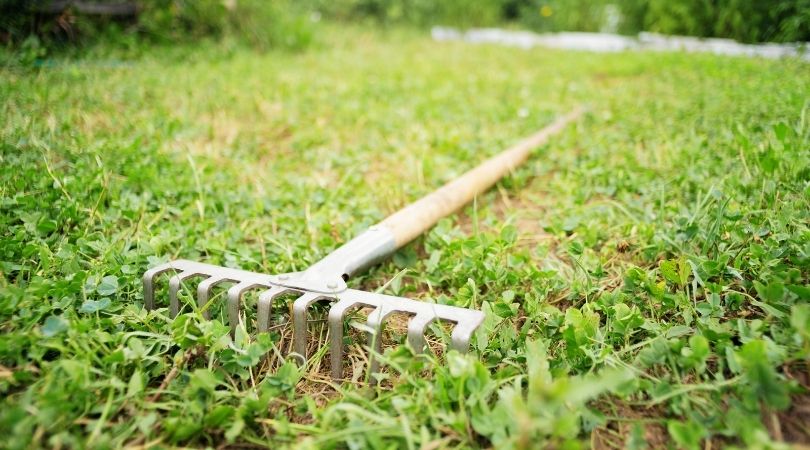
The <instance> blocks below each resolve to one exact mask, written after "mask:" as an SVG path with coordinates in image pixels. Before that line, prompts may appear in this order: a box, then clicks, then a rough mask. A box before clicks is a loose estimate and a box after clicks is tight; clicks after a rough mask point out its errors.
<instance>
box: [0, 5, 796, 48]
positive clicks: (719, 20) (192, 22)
mask: <svg viewBox="0 0 810 450" xmlns="http://www.w3.org/2000/svg"><path fill="white" fill-rule="evenodd" d="M324 21H326V22H362V23H373V24H376V25H380V26H383V27H393V26H402V25H404V26H415V27H424V28H428V27H431V26H434V25H442V26H451V27H459V28H471V27H506V28H513V29H528V30H533V31H537V32H556V31H598V32H607V33H619V34H624V35H635V34H637V33H639V32H642V31H651V32H658V33H663V34H672V35H687V36H698V37H721V38H731V39H735V40H737V41H740V42H748V43H753V42H797V41H809V40H810V0H761V1H753V0H442V1H434V0H298V1H289V0H272V1H265V0H129V1H127V0H111V1H104V0H96V1H71V0H0V45H2V46H3V48H4V54H5V60H8V59H9V58H10V57H11V58H12V59H14V60H17V61H19V60H24V61H30V60H37V59H41V58H45V57H47V56H50V55H53V54H56V53H59V52H65V51H68V52H75V51H81V50H82V49H86V48H88V46H93V45H95V44H98V43H103V44H105V48H109V47H110V46H112V47H115V48H119V49H123V50H125V51H126V50H127V49H130V50H133V51H135V49H137V48H138V46H139V44H141V43H143V42H149V43H157V44H166V43H182V42H195V41H197V40H200V39H209V40H210V39H214V40H226V41H228V42H233V43H236V44H240V45H241V44H245V45H249V46H251V47H254V48H256V49H258V50H265V49H269V48H287V49H292V50H296V49H302V48H306V47H308V46H310V45H312V44H313V43H315V42H317V38H318V26H319V25H318V24H319V23H322V22H324ZM10 55H11V56H10Z"/></svg>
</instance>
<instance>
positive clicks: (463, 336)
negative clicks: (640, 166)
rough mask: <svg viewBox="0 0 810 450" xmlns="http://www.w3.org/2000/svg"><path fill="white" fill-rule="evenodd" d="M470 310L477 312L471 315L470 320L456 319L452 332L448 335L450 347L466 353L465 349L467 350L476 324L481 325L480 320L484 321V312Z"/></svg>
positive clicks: (476, 326)
mask: <svg viewBox="0 0 810 450" xmlns="http://www.w3.org/2000/svg"><path fill="white" fill-rule="evenodd" d="M470 312H477V313H479V314H476V315H475V316H473V317H472V318H471V320H463V321H462V320H460V321H458V322H457V323H456V326H455V328H453V333H452V334H451V335H450V339H451V341H452V347H453V348H454V349H455V350H458V351H459V352H461V353H467V351H469V349H470V339H471V338H472V335H473V333H474V332H475V330H476V329H477V328H478V326H479V325H481V322H483V321H484V313H482V312H480V311H470Z"/></svg>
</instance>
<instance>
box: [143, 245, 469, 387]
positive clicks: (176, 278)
mask: <svg viewBox="0 0 810 450" xmlns="http://www.w3.org/2000/svg"><path fill="white" fill-rule="evenodd" d="M167 272H174V273H175V274H174V275H173V276H172V277H171V278H170V279H169V314H170V316H171V317H172V318H174V317H175V316H176V315H177V314H178V312H179V310H180V302H179V299H178V292H179V290H180V285H181V283H182V282H183V281H185V280H189V279H191V278H194V277H201V278H204V279H203V280H202V281H201V282H200V283H199V284H198V285H197V304H198V305H199V306H200V308H201V309H202V310H203V314H204V316H205V317H206V318H209V312H208V310H207V309H205V308H203V307H204V306H205V305H206V304H207V303H208V302H209V300H210V299H211V293H212V290H213V289H214V287H215V286H217V285H218V284H220V283H229V284H232V286H231V287H230V288H229V289H228V293H227V298H228V299H227V311H228V323H229V325H230V327H231V333H233V332H234V331H235V329H236V327H237V325H238V323H239V320H240V312H241V308H242V306H241V305H242V298H243V295H244V294H245V293H246V292H247V291H250V290H259V291H261V292H260V294H259V298H258V307H257V309H258V311H257V330H256V331H257V332H259V333H262V332H266V331H268V330H269V328H270V323H271V317H272V316H271V315H272V306H273V302H274V301H276V300H277V299H279V298H280V297H281V296H286V295H290V294H292V295H298V298H297V299H296V300H295V301H294V303H293V307H292V316H293V351H294V352H295V353H297V354H299V355H300V356H302V357H303V358H306V357H307V354H306V353H307V341H308V337H307V317H308V313H309V307H310V306H311V305H312V304H313V303H315V302H321V301H327V302H328V301H332V302H334V303H333V304H332V306H331V308H330V310H329V316H328V323H329V352H330V363H331V369H332V378H334V379H336V380H337V379H341V378H343V354H344V348H343V321H344V318H345V316H346V314H348V313H349V312H350V311H352V310H354V309H359V308H364V307H369V308H373V311H372V312H371V314H369V316H368V319H367V325H368V329H369V330H370V331H369V335H370V336H369V337H370V339H369V342H370V343H371V347H372V349H373V350H374V351H375V352H376V353H380V352H381V350H382V340H381V339H380V335H381V333H380V332H381V331H382V328H383V326H384V323H385V321H386V319H387V318H388V317H389V316H391V315H392V314H395V313H402V314H407V315H409V316H410V319H409V322H408V344H409V345H410V346H411V347H412V348H413V349H414V351H416V352H422V351H423V350H424V348H425V345H426V340H425V331H426V329H427V327H428V325H430V324H431V323H432V322H434V321H440V322H449V323H452V324H454V327H453V331H452V333H451V341H452V343H451V345H452V347H453V348H454V349H456V350H459V351H462V352H464V351H467V349H468V348H469V344H470V339H471V337H472V334H473V332H474V331H475V330H476V328H478V326H479V325H480V324H481V323H482V322H483V320H484V313H482V312H481V311H475V310H470V309H465V308H459V307H455V306H448V305H438V304H433V303H426V302H420V301H416V300H412V299H408V298H404V297H395V296H391V295H383V294H376V293H373V292H366V291H360V290H356V289H347V288H346V287H345V284H344V283H338V282H331V281H330V282H325V281H323V280H318V279H313V278H312V277H311V274H309V275H308V272H294V273H289V274H280V275H276V276H273V275H267V274H261V273H256V272H249V271H246V270H239V269H231V268H227V267H222V266H215V265H211V264H204V263H199V262H195V261H188V260H182V259H181V260H176V261H172V262H169V263H167V264H163V265H160V266H158V267H155V268H152V269H150V270H148V271H147V272H146V273H144V275H143V297H144V304H145V306H146V308H147V309H149V310H152V309H154V308H155V283H156V281H157V278H158V276H159V275H161V274H164V273H167ZM370 361H371V362H370V369H371V372H372V373H374V372H377V370H378V369H379V363H378V362H377V360H376V359H375V358H374V357H373V355H372V356H371V357H370Z"/></svg>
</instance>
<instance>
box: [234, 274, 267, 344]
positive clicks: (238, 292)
mask: <svg viewBox="0 0 810 450" xmlns="http://www.w3.org/2000/svg"><path fill="white" fill-rule="evenodd" d="M258 286H264V285H263V284H260V283H256V282H251V281H242V282H241V283H238V284H235V285H233V286H231V287H230V289H228V324H229V325H230V326H231V337H233V336H234V335H235V334H236V326H237V325H238V324H239V312H240V310H241V308H240V304H241V302H242V294H244V293H245V292H246V291H248V290H250V289H253V288H255V287H258Z"/></svg>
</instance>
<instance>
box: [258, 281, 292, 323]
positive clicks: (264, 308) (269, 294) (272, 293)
mask: <svg viewBox="0 0 810 450" xmlns="http://www.w3.org/2000/svg"><path fill="white" fill-rule="evenodd" d="M290 291H292V289H290V288H287V287H283V286H273V287H271V288H270V289H268V290H266V291H264V292H262V293H261V294H259V301H258V307H257V312H256V321H257V322H258V323H257V324H256V332H257V333H267V332H268V331H269V330H270V322H271V314H272V309H273V301H275V299H276V298H278V296H279V295H282V294H286V293H287V292H290Z"/></svg>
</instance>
